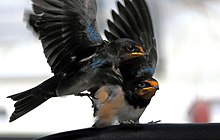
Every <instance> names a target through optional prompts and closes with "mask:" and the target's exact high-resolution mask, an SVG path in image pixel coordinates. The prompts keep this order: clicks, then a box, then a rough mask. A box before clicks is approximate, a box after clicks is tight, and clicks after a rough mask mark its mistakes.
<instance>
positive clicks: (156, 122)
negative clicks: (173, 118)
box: [147, 120, 162, 124]
mask: <svg viewBox="0 0 220 140" xmlns="http://www.w3.org/2000/svg"><path fill="white" fill-rule="evenodd" d="M160 122H162V121H161V120H157V121H151V122H148V123H147V124H158V123H160Z"/></svg>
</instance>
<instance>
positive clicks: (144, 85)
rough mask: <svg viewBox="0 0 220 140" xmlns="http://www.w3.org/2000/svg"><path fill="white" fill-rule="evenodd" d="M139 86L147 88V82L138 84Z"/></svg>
mask: <svg viewBox="0 0 220 140" xmlns="http://www.w3.org/2000/svg"><path fill="white" fill-rule="evenodd" d="M138 86H139V87H140V88H144V87H146V84H145V82H141V83H139V84H138Z"/></svg>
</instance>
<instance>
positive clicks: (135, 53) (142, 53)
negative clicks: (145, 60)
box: [131, 45, 145, 57]
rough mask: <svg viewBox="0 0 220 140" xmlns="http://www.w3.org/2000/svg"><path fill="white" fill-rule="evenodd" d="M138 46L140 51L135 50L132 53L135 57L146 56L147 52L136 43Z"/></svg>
mask: <svg viewBox="0 0 220 140" xmlns="http://www.w3.org/2000/svg"><path fill="white" fill-rule="evenodd" d="M136 47H137V48H139V52H133V53H131V55H132V56H134V57H139V56H144V55H145V53H144V50H143V48H142V47H141V46H139V45H136Z"/></svg>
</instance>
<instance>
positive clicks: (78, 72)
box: [8, 0, 145, 122]
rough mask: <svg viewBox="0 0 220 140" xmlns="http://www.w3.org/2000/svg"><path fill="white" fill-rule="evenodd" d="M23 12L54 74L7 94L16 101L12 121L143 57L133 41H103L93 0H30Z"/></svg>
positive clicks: (110, 78) (116, 81) (108, 80)
mask: <svg viewBox="0 0 220 140" xmlns="http://www.w3.org/2000/svg"><path fill="white" fill-rule="evenodd" d="M32 10H33V11H26V12H25V18H26V20H27V22H28V26H29V27H30V29H31V30H33V32H34V33H35V34H36V35H37V36H38V37H39V40H40V41H41V43H42V46H43V50H44V54H45V57H46V59H47V63H48V64H49V66H50V67H51V71H52V73H53V74H54V75H53V76H52V77H51V78H49V79H47V80H45V81H44V82H42V83H40V84H39V85H37V86H35V87H33V88H31V89H29V90H26V91H24V92H20V93H17V94H14V95H10V96H8V98H11V99H12V100H14V101H16V103H15V104H14V107H15V110H14V112H13V113H12V115H11V117H10V120H9V122H12V121H14V120H16V119H18V118H19V117H21V116H23V115H24V114H26V113H28V112H29V111H31V110H33V109H34V108H36V107H37V106H39V105H41V104H42V103H44V102H45V101H47V100H48V99H50V98H52V97H60V96H66V95H77V94H79V93H80V92H82V91H85V90H89V89H93V88H95V87H101V86H103V85H106V84H111V85H120V84H121V82H122V81H123V80H122V79H121V76H120V75H119V74H118V72H117V68H118V67H119V66H120V65H121V63H122V62H124V61H129V60H130V59H134V58H136V57H141V56H144V55H145V54H144V51H143V48H142V47H141V46H140V45H139V44H138V43H136V42H135V41H134V40H132V39H129V38H119V39H117V40H114V41H104V40H103V39H102V37H101V35H100V33H99V32H98V30H97V25H96V11H97V6H96V1H95V0H32Z"/></svg>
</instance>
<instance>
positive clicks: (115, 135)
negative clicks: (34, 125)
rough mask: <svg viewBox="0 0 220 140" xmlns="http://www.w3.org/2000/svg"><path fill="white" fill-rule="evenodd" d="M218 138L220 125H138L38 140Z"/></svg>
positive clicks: (88, 129) (106, 128)
mask: <svg viewBox="0 0 220 140" xmlns="http://www.w3.org/2000/svg"><path fill="white" fill-rule="evenodd" d="M215 138H220V123H207V124H191V123H188V124H138V125H118V126H109V127H105V128H86V129H80V130H73V131H68V132H62V133H58V134H53V135H49V136H46V137H42V138H39V139H38V140H58V139H74V140H76V139H77V140H78V139H80V140H88V139H89V140H96V139H101V140H112V139H117V140H118V139H125V140H128V139H132V140H133V139H138V140H140V139H215Z"/></svg>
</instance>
